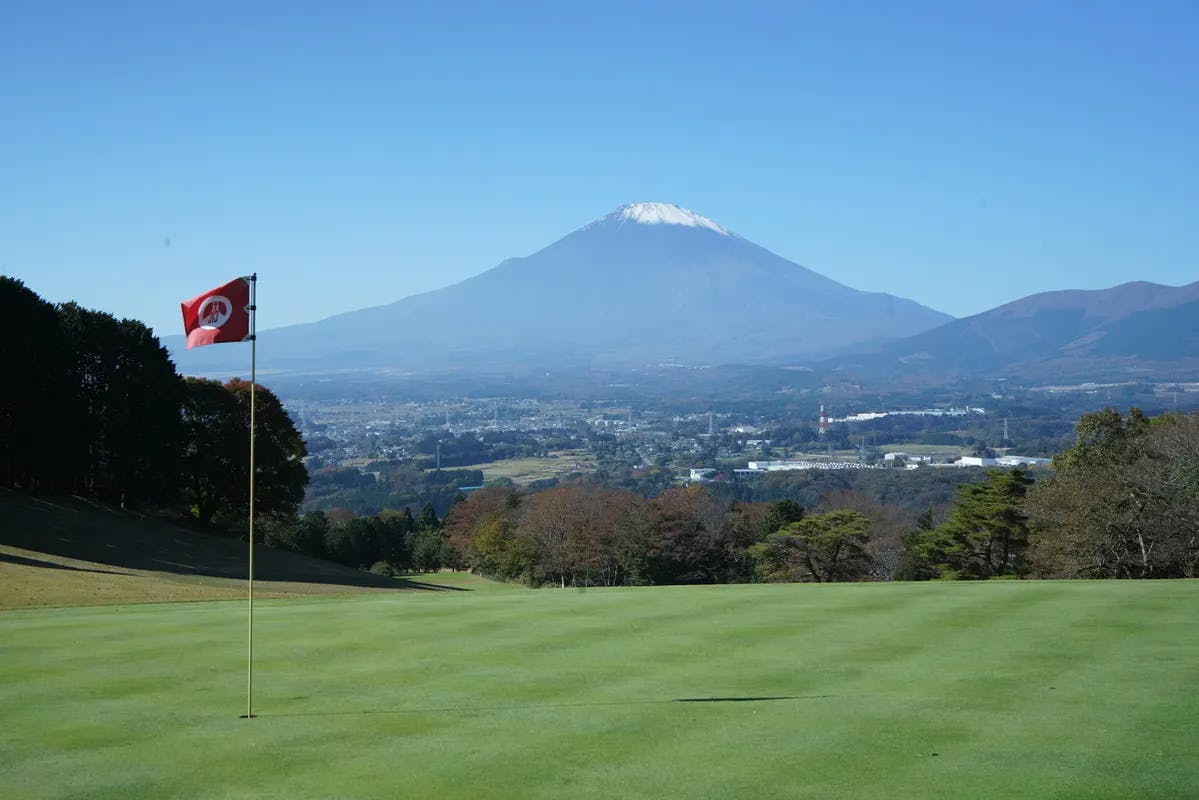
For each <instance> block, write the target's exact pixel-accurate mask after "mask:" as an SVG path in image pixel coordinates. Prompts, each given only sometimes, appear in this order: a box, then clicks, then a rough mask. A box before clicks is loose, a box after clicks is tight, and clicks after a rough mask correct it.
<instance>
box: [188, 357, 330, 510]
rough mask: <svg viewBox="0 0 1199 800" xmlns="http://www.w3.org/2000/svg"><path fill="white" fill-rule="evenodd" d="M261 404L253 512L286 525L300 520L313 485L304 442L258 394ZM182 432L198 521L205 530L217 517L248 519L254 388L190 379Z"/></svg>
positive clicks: (275, 405)
mask: <svg viewBox="0 0 1199 800" xmlns="http://www.w3.org/2000/svg"><path fill="white" fill-rule="evenodd" d="M255 396H256V398H255V428H254V438H255V442H254V445H255V458H254V466H255V469H254V473H255V475H254V512H255V514H256V515H259V516H263V517H272V516H275V517H287V516H290V515H293V514H295V512H296V509H297V508H298V507H299V505H300V502H301V501H302V500H303V499H304V487H305V485H307V483H308V471H307V469H306V468H305V467H304V462H303V458H304V455H305V449H304V440H303V439H302V438H301V437H300V434H299V432H298V431H297V430H296V428H295V425H294V424H293V423H292V421H291V418H290V417H288V415H287V412H286V411H285V410H284V409H283V405H282V404H281V403H280V402H279V399H278V398H277V397H275V395H274V394H273V393H272V392H271V391H270V390H269V389H267V388H265V387H263V386H258V387H257V389H256V391H255ZM183 426H184V432H185V440H184V446H183V472H184V474H183V484H184V486H185V490H186V491H185V498H186V501H187V503H188V505H189V507H190V509H191V511H192V513H193V514H194V515H195V516H196V517H197V518H198V519H199V520H201V521H202V522H208V521H211V520H212V519H213V517H214V516H215V515H216V514H217V513H218V512H219V513H222V514H224V515H227V516H229V517H231V518H244V517H245V516H246V515H247V514H248V512H249V483H250V470H249V464H250V450H249V442H250V384H249V383H248V382H246V381H242V380H238V379H234V380H231V381H229V382H228V383H227V384H225V385H224V386H222V385H221V384H219V383H216V382H214V381H208V380H201V379H194V378H193V379H188V380H187V381H186V382H185V392H184V403H183Z"/></svg>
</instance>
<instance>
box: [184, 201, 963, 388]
mask: <svg viewBox="0 0 1199 800" xmlns="http://www.w3.org/2000/svg"><path fill="white" fill-rule="evenodd" d="M948 319H949V317H948V316H946V315H944V314H941V313H940V312H937V311H934V310H932V309H929V308H926V307H924V306H921V305H919V304H918V303H915V302H913V301H911V300H906V299H903V298H899V297H895V296H892V295H888V294H881V293H868V292H861V291H857V290H855V289H851V288H849V287H847V286H844V285H842V284H840V283H837V282H836V281H834V280H831V279H829V278H827V277H824V276H823V275H819V274H818V273H815V272H813V271H811V270H808V269H806V268H804V267H801V266H799V265H798V264H795V263H793V262H790V261H787V260H786V259H784V258H781V257H780V256H777V255H775V254H773V253H771V252H770V251H768V250H766V249H764V248H762V247H759V246H758V245H755V244H753V243H752V242H749V241H747V240H745V239H743V238H741V237H739V236H737V235H736V234H733V233H731V232H729V231H728V230H726V229H725V228H723V227H722V226H720V225H719V224H717V223H715V222H713V221H712V220H709V219H706V218H704V217H701V216H699V215H698V214H694V213H693V212H690V211H687V210H685V209H682V208H679V207H678V206H672V205H667V204H662V203H636V204H632V205H629V206H624V207H622V208H620V209H617V210H616V211H614V212H612V213H611V214H608V215H607V216H605V217H603V218H601V219H599V220H596V221H595V222H593V223H591V224H590V225H587V226H586V227H584V228H582V229H580V230H577V231H575V232H574V233H572V234H570V235H568V236H566V237H565V238H563V239H560V240H559V241H557V242H555V243H553V244H551V245H549V246H548V247H546V248H544V249H543V250H541V251H539V252H537V253H534V254H533V255H531V256H527V257H523V258H513V259H509V260H507V261H504V262H502V263H501V264H499V265H498V266H497V267H495V268H493V269H491V270H488V271H487V272H484V273H482V274H480V275H476V276H474V277H472V278H469V279H467V280H465V281H462V282H461V283H458V284H455V285H453V286H449V287H446V288H444V289H439V290H437V291H433V292H428V293H425V294H420V295H414V296H411V297H407V298H404V299H402V300H399V301H397V302H395V303H391V304H388V305H383V306H377V307H374V308H367V309H363V310H360V311H353V312H348V313H345V314H340V315H337V316H334V317H330V318H328V319H325V320H322V321H320V322H316V323H310V324H305V325H295V326H291V327H287V328H280V329H276V330H273V331H267V332H264V333H263V334H262V335H261V337H260V339H261V341H260V348H261V350H260V353H261V354H262V355H264V356H266V357H267V358H268V359H269V361H267V360H264V361H263V362H262V363H263V364H264V365H269V366H270V367H272V368H281V369H292V370H304V369H327V368H331V367H393V368H399V369H432V368H459V369H472V368H479V367H491V368H503V367H505V366H518V365H519V366H525V367H530V368H541V367H546V368H548V367H556V366H563V365H567V366H579V367H586V366H592V365H638V364H645V363H654V362H658V361H682V362H688V363H716V362H724V363H770V362H778V361H785V360H791V359H797V358H811V357H816V356H821V355H824V354H827V353H828V352H832V351H842V352H843V351H844V350H845V348H848V347H853V346H855V345H858V346H860V345H862V344H864V343H868V342H875V341H879V340H884V339H894V338H897V337H900V336H904V335H909V334H912V333H915V332H919V331H923V330H927V329H930V328H932V327H934V326H936V325H938V324H940V323H942V322H944V321H946V320H948ZM180 344H181V340H179V341H175V340H174V339H173V337H172V340H169V341H168V346H172V349H173V350H174V351H175V354H176V361H177V363H178V364H179V366H180V368H181V369H182V370H183V371H185V372H195V371H201V370H203V369H205V368H206V367H211V366H213V365H214V364H216V363H219V362H220V361H222V360H223V361H225V362H228V361H229V360H230V356H229V354H227V353H211V354H210V353H205V352H202V351H190V352H187V353H181V352H180V346H179V345H180ZM219 349H220V348H209V350H219ZM238 361H239V362H240V361H244V358H243V359H238Z"/></svg>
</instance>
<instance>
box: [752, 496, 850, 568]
mask: <svg viewBox="0 0 1199 800" xmlns="http://www.w3.org/2000/svg"><path fill="white" fill-rule="evenodd" d="M869 541H870V518H869V517H867V516H866V515H865V514H860V513H858V512H856V511H845V510H840V511H829V512H827V513H824V514H812V515H809V516H805V517H804V518H803V519H801V520H799V521H798V522H793V523H791V524H790V525H788V526H787V527H786V528H784V529H783V531H781V532H779V533H777V534H775V535H773V536H771V537H770V538H769V539H767V541H766V542H764V543H762V544H759V545H755V546H754V548H753V549H752V552H753V553H754V556H755V560H756V561H757V563H758V565H759V574H760V575H761V577H763V578H764V579H765V580H769V581H814V582H817V583H828V582H832V581H857V580H862V579H864V578H866V577H867V576H868V575H869V574H870V569H871V566H872V564H873V559H872V558H871V555H870V552H869V551H868V550H867V544H868V543H869Z"/></svg>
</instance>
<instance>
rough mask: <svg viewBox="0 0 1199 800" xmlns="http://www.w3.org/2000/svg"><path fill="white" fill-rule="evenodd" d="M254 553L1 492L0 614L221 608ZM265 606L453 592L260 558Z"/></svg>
mask: <svg viewBox="0 0 1199 800" xmlns="http://www.w3.org/2000/svg"><path fill="white" fill-rule="evenodd" d="M246 550H247V548H246V543H245V542H242V541H239V540H237V539H223V538H219V537H215V536H211V535H208V534H205V533H202V532H198V531H194V530H189V529H188V528H185V527H181V526H179V525H173V524H170V523H169V522H166V521H163V520H161V519H156V518H153V517H146V516H143V515H140V514H135V513H131V512H126V511H121V510H118V509H113V508H109V507H107V506H102V505H99V504H96V503H91V502H89V501H86V500H82V499H77V498H44V497H32V496H29V495H22V494H16V493H14V492H11V491H8V490H6V489H0V608H19V607H29V606H45V605H57V606H62V605H97V604H105V603H138V602H142V603H148V602H164V601H180V600H220V599H231V598H236V597H243V596H244V595H245V592H246V570H247V552H246ZM254 575H255V592H256V594H260V595H261V596H262V597H289V596H306V595H321V594H347V593H360V592H386V591H395V590H397V589H402V588H429V589H434V588H445V587H442V586H440V585H436V584H434V583H430V582H428V581H425V580H423V579H412V580H400V581H397V580H396V579H392V578H382V577H378V576H375V575H369V574H367V573H364V572H361V571H359V570H354V569H347V568H345V567H341V566H338V565H336V564H331V563H329V562H326V561H321V560H319V559H313V558H307V557H304V556H299V555H296V554H294V553H282V552H278V551H274V550H270V549H269V548H266V547H259V548H257V549H256V553H255V558H254Z"/></svg>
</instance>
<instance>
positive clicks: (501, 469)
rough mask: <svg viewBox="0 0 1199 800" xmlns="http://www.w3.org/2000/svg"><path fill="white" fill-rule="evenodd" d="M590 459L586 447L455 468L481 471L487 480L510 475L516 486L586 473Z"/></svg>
mask: <svg viewBox="0 0 1199 800" xmlns="http://www.w3.org/2000/svg"><path fill="white" fill-rule="evenodd" d="M590 461H591V456H590V455H589V454H588V453H587V452H586V451H585V450H560V451H555V452H552V453H550V454H549V455H547V456H529V457H527V458H508V459H504V460H503V461H489V462H487V463H485V464H471V465H469V466H466V467H456V469H477V470H482V471H483V480H485V481H491V480H495V479H496V478H509V479H511V481H512V482H513V483H515V484H516V485H517V486H527V485H528V484H530V483H532V482H533V481H539V480H546V479H548V478H562V477H565V476H566V475H570V474H572V473H575V472H586V471H588V470H589V469H590V468H591V467H590V466H585V465H588V464H589V463H590Z"/></svg>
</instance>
